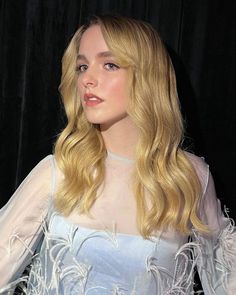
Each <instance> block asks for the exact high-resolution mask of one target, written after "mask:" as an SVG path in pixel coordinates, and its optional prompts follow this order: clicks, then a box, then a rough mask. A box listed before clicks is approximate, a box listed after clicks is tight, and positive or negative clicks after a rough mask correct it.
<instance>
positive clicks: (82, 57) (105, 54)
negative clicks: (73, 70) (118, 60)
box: [77, 51, 114, 61]
mask: <svg viewBox="0 0 236 295" xmlns="http://www.w3.org/2000/svg"><path fill="white" fill-rule="evenodd" d="M96 56H97V57H98V58H102V57H114V55H113V54H112V53H111V51H102V52H99V53H98V54H97V55H96ZM77 60H85V61H88V60H87V58H86V56H85V55H84V54H78V55H77Z"/></svg>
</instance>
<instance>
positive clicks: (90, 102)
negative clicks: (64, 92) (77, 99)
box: [84, 93, 104, 106]
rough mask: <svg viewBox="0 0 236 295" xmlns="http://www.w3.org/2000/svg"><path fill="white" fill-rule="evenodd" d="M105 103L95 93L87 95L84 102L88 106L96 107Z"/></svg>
mask: <svg viewBox="0 0 236 295" xmlns="http://www.w3.org/2000/svg"><path fill="white" fill-rule="evenodd" d="M103 101H104V100H103V99H101V98H100V97H98V96H96V95H94V94H93V93H85V95H84V102H85V104H86V105H87V106H96V105H98V104H100V103H101V102H103Z"/></svg>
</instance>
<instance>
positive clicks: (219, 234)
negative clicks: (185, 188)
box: [191, 156, 236, 295]
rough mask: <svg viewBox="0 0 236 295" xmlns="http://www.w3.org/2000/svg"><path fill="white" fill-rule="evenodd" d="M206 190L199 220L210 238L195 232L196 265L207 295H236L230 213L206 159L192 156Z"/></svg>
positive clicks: (234, 234)
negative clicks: (218, 193)
mask: <svg viewBox="0 0 236 295" xmlns="http://www.w3.org/2000/svg"><path fill="white" fill-rule="evenodd" d="M191 158H192V162H193V164H194V166H195V168H196V171H197V174H198V176H199V179H200V182H201V184H202V188H203V197H202V200H201V204H200V210H199V211H200V217H201V220H203V222H204V223H205V224H207V226H208V228H209V233H208V234H201V233H198V232H197V231H195V230H193V240H194V242H195V243H196V249H195V254H196V258H197V259H196V261H197V267H198V273H199V277H200V279H201V283H202V287H203V291H204V294H205V295H215V294H216V295H235V294H236V228H235V223H234V221H233V220H232V219H230V218H229V216H228V212H227V210H225V214H223V212H222V210H221V203H220V200H219V199H217V197H216V192H215V186H214V181H213V178H212V175H211V173H210V171H209V167H208V165H207V164H206V163H205V162H204V160H203V159H201V158H198V157H195V156H191Z"/></svg>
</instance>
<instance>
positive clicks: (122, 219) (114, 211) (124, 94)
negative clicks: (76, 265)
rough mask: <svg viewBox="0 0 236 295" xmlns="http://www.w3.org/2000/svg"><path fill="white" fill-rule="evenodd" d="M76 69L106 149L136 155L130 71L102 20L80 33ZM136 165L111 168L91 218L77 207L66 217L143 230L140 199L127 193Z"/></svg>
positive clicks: (86, 109)
mask: <svg viewBox="0 0 236 295" xmlns="http://www.w3.org/2000/svg"><path fill="white" fill-rule="evenodd" d="M77 72H78V80H77V86H78V90H79V94H80V97H81V102H82V105H83V108H84V112H85V114H86V117H87V120H88V121H90V122H92V123H94V124H99V125H100V130H101V134H102V136H103V139H104V142H105V145H106V148H107V150H109V151H111V152H113V153H115V154H117V155H120V156H122V157H126V158H128V159H133V158H134V151H135V146H136V143H137V140H138V130H137V128H136V126H135V125H134V123H133V122H132V121H131V119H130V117H129V116H128V115H127V112H126V109H127V102H128V99H129V85H128V70H127V69H124V68H121V67H119V65H117V63H116V59H115V57H114V56H113V55H112V54H111V52H110V51H109V49H108V47H107V45H106V42H105V40H104V38H103V35H102V33H101V30H100V27H99V26H98V25H93V26H91V27H90V28H88V29H87V30H86V31H85V33H84V34H83V36H82V39H81V42H80V47H79V54H78V60H77ZM86 95H88V96H86ZM88 97H89V98H90V100H89V101H87V99H88ZM96 99H97V102H98V103H97V102H96ZM121 165H122V164H121ZM132 167H133V165H131V166H126V165H125V166H124V167H121V169H120V168H118V171H117V169H116V168H115V169H114V170H109V173H112V177H111V178H109V179H111V180H112V181H111V182H110V181H109V183H108V184H106V189H107V191H106V192H105V193H104V194H102V195H101V196H99V198H97V200H96V202H95V203H94V205H93V206H92V208H91V210H90V213H91V215H92V218H91V217H90V216H87V215H85V214H82V215H79V214H78V212H77V211H76V210H74V211H73V212H72V213H71V214H70V216H69V217H68V219H69V220H70V221H72V222H75V223H78V224H80V225H81V226H84V227H89V228H93V229H103V230H104V228H106V229H108V230H109V231H111V232H112V231H113V230H114V228H113V225H114V224H115V226H116V231H117V232H119V233H126V234H132V235H140V234H139V231H138V229H137V223H136V200H135V198H134V197H133V195H132V194H131V193H128V191H130V190H129V189H128V188H127V187H126V189H125V188H124V187H125V186H127V171H129V169H131V170H132V169H133V168H132ZM122 169H124V173H122ZM109 176H110V175H109ZM110 185H111V190H112V187H113V185H115V187H116V190H115V192H114V193H113V192H112V193H109V189H110Z"/></svg>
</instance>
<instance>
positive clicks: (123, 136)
mask: <svg viewBox="0 0 236 295" xmlns="http://www.w3.org/2000/svg"><path fill="white" fill-rule="evenodd" d="M100 130H101V134H102V137H103V140H104V142H105V146H106V149H107V150H108V151H110V152H112V153H114V154H117V155H120V156H122V157H125V158H128V159H134V154H135V148H136V145H137V142H138V129H137V127H136V126H135V125H134V123H133V122H132V121H131V120H130V119H129V118H128V117H127V120H122V122H121V121H120V122H117V123H115V124H113V125H111V126H109V127H107V126H105V125H100Z"/></svg>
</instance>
